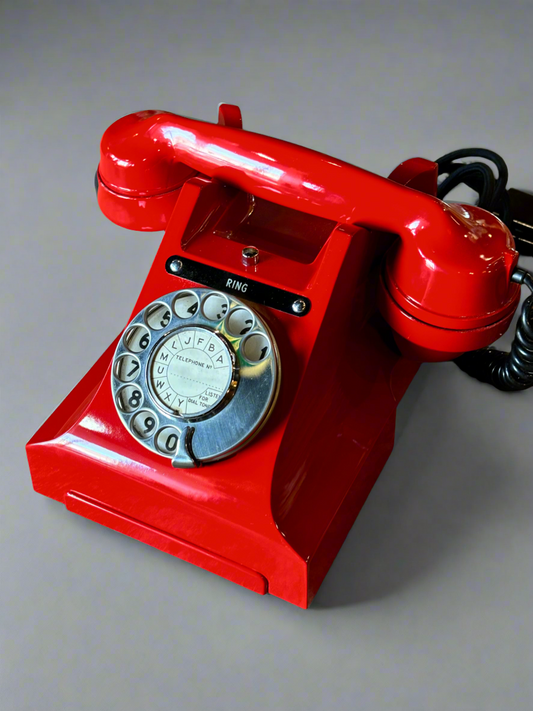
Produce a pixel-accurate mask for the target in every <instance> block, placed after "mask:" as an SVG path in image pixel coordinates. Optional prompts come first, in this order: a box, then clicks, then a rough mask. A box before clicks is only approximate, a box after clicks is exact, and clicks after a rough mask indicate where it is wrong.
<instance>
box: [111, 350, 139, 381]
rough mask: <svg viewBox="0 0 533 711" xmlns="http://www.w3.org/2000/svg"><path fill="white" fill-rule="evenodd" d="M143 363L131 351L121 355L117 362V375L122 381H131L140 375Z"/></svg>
mask: <svg viewBox="0 0 533 711" xmlns="http://www.w3.org/2000/svg"><path fill="white" fill-rule="evenodd" d="M140 372H141V364H140V362H139V359H138V358H136V357H135V356H133V355H130V354H129V353H126V355H123V356H121V357H120V358H118V359H117V360H116V362H115V376H116V377H117V379H118V380H120V382H122V383H131V381H132V380H135V378H137V377H139V375H140Z"/></svg>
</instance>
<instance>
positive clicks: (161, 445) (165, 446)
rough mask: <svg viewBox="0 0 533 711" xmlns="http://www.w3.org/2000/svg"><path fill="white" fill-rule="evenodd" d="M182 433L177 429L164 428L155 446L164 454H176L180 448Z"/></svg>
mask: <svg viewBox="0 0 533 711" xmlns="http://www.w3.org/2000/svg"><path fill="white" fill-rule="evenodd" d="M179 439H180V432H179V430H177V429H176V428H175V427H163V429H162V430H159V432H158V433H157V436H156V438H155V445H156V447H157V449H158V450H159V451H160V452H161V453H162V454H174V453H175V451H176V450H177V448H178V442H179Z"/></svg>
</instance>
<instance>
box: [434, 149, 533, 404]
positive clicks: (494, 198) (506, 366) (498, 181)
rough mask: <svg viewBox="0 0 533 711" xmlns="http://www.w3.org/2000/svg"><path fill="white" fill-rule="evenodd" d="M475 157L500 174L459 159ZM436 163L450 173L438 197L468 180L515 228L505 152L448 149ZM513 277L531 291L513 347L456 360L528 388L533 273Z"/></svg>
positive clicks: (475, 373)
mask: <svg viewBox="0 0 533 711" xmlns="http://www.w3.org/2000/svg"><path fill="white" fill-rule="evenodd" d="M472 157H474V158H484V159H485V160H489V161H490V162H491V163H493V164H494V165H495V166H496V168H497V169H498V176H497V177H495V175H494V172H493V170H492V169H491V168H490V167H489V166H488V165H487V164H486V163H482V162H480V161H479V162H478V161H475V162H472V163H457V162H456V161H457V160H458V159H461V158H472ZM436 163H437V165H438V166H439V175H443V174H445V175H447V177H446V178H445V179H444V180H443V181H442V182H441V183H440V184H439V186H438V188H437V197H438V198H440V199H441V200H444V198H445V196H446V195H447V194H448V193H449V192H450V191H451V190H453V188H455V187H457V186H458V185H460V184H461V183H464V184H465V185H468V187H469V188H471V189H472V190H475V191H476V192H477V194H478V195H479V199H478V201H477V205H478V206H479V207H482V208H484V209H485V210H489V211H490V212H493V213H495V214H496V215H497V216H498V217H499V218H500V220H501V221H502V222H503V223H504V224H505V225H506V226H507V227H508V228H509V229H511V230H513V220H512V215H511V212H510V201H509V194H508V192H507V179H508V170H507V165H506V164H505V161H504V160H503V158H502V157H501V156H499V155H498V154H497V153H494V151H489V150H487V149H486V148H463V149H462V150H459V151H454V152H453V153H447V154H446V155H445V156H442V158H439V159H438V160H437V161H436ZM520 245H521V243H520V242H519V241H517V248H518V251H519V252H520V253H522V254H530V253H531V252H530V251H528V249H527V247H526V249H524V250H521V249H520ZM511 279H512V281H514V282H517V283H518V284H524V285H525V286H527V287H528V289H529V290H530V292H531V296H529V297H528V298H527V299H526V300H525V301H524V303H523V305H522V312H521V314H520V318H519V320H518V323H517V326H516V334H515V337H514V340H513V344H512V346H511V351H510V352H509V353H506V352H504V351H499V350H497V349H496V348H493V347H489V348H481V349H479V350H476V351H470V352H468V353H464V354H463V355H462V356H459V358H456V359H455V361H454V362H455V363H456V364H457V366H458V367H459V368H460V369H461V370H463V371H464V372H465V373H468V375H471V376H472V377H474V378H476V379H477V380H480V381H481V382H482V383H490V384H491V385H493V386H494V387H495V388H498V390H505V391H516V390H526V389H527V388H530V387H531V386H532V385H533V326H532V321H533V275H532V274H530V273H529V272H527V271H525V270H524V269H515V271H514V272H513V275H512V277H511Z"/></svg>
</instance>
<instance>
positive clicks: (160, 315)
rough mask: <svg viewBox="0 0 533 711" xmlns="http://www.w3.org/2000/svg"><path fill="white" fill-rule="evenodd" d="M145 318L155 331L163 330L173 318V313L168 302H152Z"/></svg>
mask: <svg viewBox="0 0 533 711" xmlns="http://www.w3.org/2000/svg"><path fill="white" fill-rule="evenodd" d="M145 320H146V323H147V324H148V326H150V328H151V329H152V330H153V331H161V329H163V328H166V327H167V326H168V324H169V323H170V321H171V320H172V313H171V311H170V308H169V307H168V306H167V305H166V304H160V303H157V304H152V305H151V306H150V307H148V309H147V311H146V316H145Z"/></svg>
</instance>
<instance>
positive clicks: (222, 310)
mask: <svg viewBox="0 0 533 711" xmlns="http://www.w3.org/2000/svg"><path fill="white" fill-rule="evenodd" d="M228 309H229V301H228V297H227V296H226V295H225V294H217V293H214V294H209V295H208V296H206V297H205V299H204V303H203V304H202V311H203V314H204V316H205V317H206V319H208V320H209V321H220V320H222V319H223V318H224V316H225V315H226V314H227V313H228Z"/></svg>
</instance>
